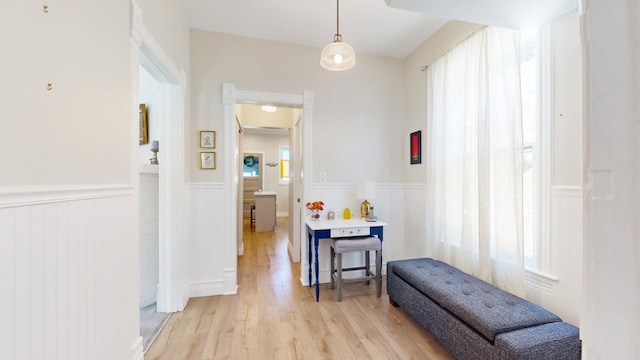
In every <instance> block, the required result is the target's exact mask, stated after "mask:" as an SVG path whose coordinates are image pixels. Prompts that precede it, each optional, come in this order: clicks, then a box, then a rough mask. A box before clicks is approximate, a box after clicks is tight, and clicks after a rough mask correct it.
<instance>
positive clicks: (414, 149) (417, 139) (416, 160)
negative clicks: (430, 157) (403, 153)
mask: <svg viewBox="0 0 640 360" xmlns="http://www.w3.org/2000/svg"><path fill="white" fill-rule="evenodd" d="M409 144H410V146H411V147H410V150H409V160H410V162H411V164H422V131H415V132H412V133H411V135H409Z"/></svg>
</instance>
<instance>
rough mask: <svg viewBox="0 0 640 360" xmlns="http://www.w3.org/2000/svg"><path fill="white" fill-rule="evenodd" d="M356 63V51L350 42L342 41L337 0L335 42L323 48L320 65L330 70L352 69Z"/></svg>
mask: <svg viewBox="0 0 640 360" xmlns="http://www.w3.org/2000/svg"><path fill="white" fill-rule="evenodd" d="M355 64H356V53H355V52H354V51H353V48H352V47H351V46H349V44H345V43H343V42H342V35H340V0H336V34H335V35H334V37H333V42H332V43H331V44H329V45H327V46H325V47H324V49H322V53H321V54H320V65H321V66H322V67H323V68H325V69H327V70H330V71H343V70H348V69H351V68H352V67H353V66H354V65H355Z"/></svg>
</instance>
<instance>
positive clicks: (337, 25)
mask: <svg viewBox="0 0 640 360" xmlns="http://www.w3.org/2000/svg"><path fill="white" fill-rule="evenodd" d="M336 35H340V0H336Z"/></svg>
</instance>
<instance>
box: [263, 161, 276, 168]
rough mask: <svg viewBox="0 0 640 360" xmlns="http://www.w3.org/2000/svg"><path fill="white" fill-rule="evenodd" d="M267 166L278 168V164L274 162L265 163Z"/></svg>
mask: <svg viewBox="0 0 640 360" xmlns="http://www.w3.org/2000/svg"><path fill="white" fill-rule="evenodd" d="M265 165H267V166H270V167H276V166H278V163H277V162H275V161H272V162H268V163H265Z"/></svg>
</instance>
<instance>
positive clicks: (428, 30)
mask: <svg viewBox="0 0 640 360" xmlns="http://www.w3.org/2000/svg"><path fill="white" fill-rule="evenodd" d="M180 1H181V2H182V4H183V6H184V8H185V12H186V14H187V19H188V23H189V26H190V27H191V28H195V29H201V30H208V31H213V32H219V33H225V34H233V35H240V36H247V37H252V38H258V39H266V40H274V41H280V42H286V43H291V44H298V45H306V46H312V47H317V48H318V49H321V48H322V47H324V46H325V45H326V44H328V43H329V42H331V41H333V35H334V34H335V33H336V2H335V1H334V0H180ZM577 1H578V0H342V2H341V3H340V33H341V34H342V40H343V41H344V42H346V43H348V44H350V45H351V46H352V47H353V48H354V50H355V51H356V53H366V54H374V55H381V56H389V57H393V58H399V59H403V58H405V57H406V56H408V55H409V54H410V53H411V52H412V51H413V50H415V48H416V47H418V46H419V45H420V44H421V43H422V42H423V41H424V40H425V39H426V38H428V37H429V36H430V35H431V34H433V33H434V32H435V31H436V30H438V29H439V28H440V27H441V26H443V25H444V24H446V23H447V22H448V21H449V20H451V19H456V20H463V21H469V22H475V23H479V24H488V25H497V26H504V27H511V28H519V27H522V26H528V25H532V24H536V23H542V22H544V21H545V20H548V19H552V18H555V17H557V16H559V15H562V14H564V13H566V12H568V11H570V10H572V9H575V8H576V6H577ZM318 56H319V55H318Z"/></svg>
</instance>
